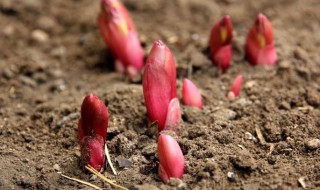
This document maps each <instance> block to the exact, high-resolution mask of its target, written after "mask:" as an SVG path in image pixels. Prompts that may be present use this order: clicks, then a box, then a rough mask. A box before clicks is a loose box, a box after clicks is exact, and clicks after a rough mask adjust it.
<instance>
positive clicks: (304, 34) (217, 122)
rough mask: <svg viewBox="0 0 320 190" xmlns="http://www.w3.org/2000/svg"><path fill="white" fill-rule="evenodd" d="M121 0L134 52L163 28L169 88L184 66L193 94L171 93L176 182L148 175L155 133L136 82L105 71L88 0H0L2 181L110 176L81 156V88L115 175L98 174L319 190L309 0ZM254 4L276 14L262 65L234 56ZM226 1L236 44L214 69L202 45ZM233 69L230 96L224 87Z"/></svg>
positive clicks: (24, 184) (153, 181) (132, 183)
mask: <svg viewBox="0 0 320 190" xmlns="http://www.w3.org/2000/svg"><path fill="white" fill-rule="evenodd" d="M124 4H125V5H126V6H127V8H128V10H129V11H130V13H131V15H132V17H133V19H134V21H135V25H136V28H137V31H138V33H139V37H140V39H141V41H142V44H143V47H144V51H145V55H146V56H147V53H148V52H149V50H150V48H151V46H152V42H153V41H154V40H156V39H161V40H163V41H164V42H165V43H166V44H167V45H168V46H169V47H170V49H171V50H172V52H173V54H174V56H175V59H176V61H177V67H178V76H177V80H178V90H179V92H181V81H182V79H183V78H185V77H189V78H191V79H192V80H193V81H194V83H195V84H197V86H198V87H199V89H200V90H201V92H202V95H203V103H204V108H203V110H201V111H199V110H197V109H194V108H190V107H186V106H182V109H183V110H182V111H183V114H182V119H183V121H182V123H181V135H180V136H179V137H176V138H177V140H178V142H179V144H180V146H181V148H182V150H183V153H184V156H185V160H186V164H185V174H184V176H183V178H182V179H181V181H180V180H171V181H170V183H169V184H168V185H164V184H163V183H162V182H161V180H160V178H159V177H158V176H157V161H158V158H157V149H156V139H157V135H158V134H157V133H155V132H154V131H155V130H154V128H152V127H148V125H147V115H146V109H145V106H144V100H143V94H142V85H141V82H137V83H131V82H130V81H129V80H128V79H126V78H125V77H124V76H123V75H122V74H119V73H116V72H114V69H113V67H112V65H113V61H114V60H113V59H112V57H111V55H110V53H109V51H108V49H107V48H106V46H105V44H104V43H103V41H102V39H101V37H100V34H99V31H98V28H97V25H96V17H97V14H98V11H99V1H88V0H77V1H76V0H71V1H65V0H51V1H41V0H28V1H23V0H1V1H0V26H1V27H0V49H1V50H0V160H1V161H0V169H1V174H0V189H4V190H7V189H50V190H54V189H59V190H62V189H90V188H89V187H87V186H84V185H82V184H79V183H77V182H74V181H71V180H68V179H66V178H63V177H61V175H60V174H59V172H62V173H63V174H66V175H68V176H71V177H75V178H78V179H82V180H85V181H90V182H91V183H93V184H96V185H98V186H100V187H104V188H106V189H113V187H111V186H109V185H107V184H104V183H103V182H102V181H101V180H99V179H95V178H92V176H91V175H90V174H88V173H85V172H83V170H82V169H81V167H80V166H79V160H80V159H79V154H80V153H79V144H78V140H77V135H76V134H77V122H78V119H79V117H80V105H81V103H82V100H83V98H84V96H85V95H86V94H88V93H95V94H96V95H97V96H98V97H99V98H100V99H102V100H103V101H105V103H106V105H107V106H108V109H109V115H110V118H109V128H108V137H107V139H108V141H107V144H108V147H109V150H110V154H111V157H112V161H113V162H114V164H115V165H116V169H117V171H118V173H119V175H117V176H114V175H113V174H112V172H111V170H110V167H108V168H107V170H106V171H105V172H103V173H104V174H105V175H106V176H107V177H108V178H110V179H114V180H116V181H117V183H119V184H121V185H123V186H125V187H127V188H129V189H141V190H142V189H150V190H152V189H244V190H246V189H302V188H307V189H320V157H319V156H320V148H319V146H320V145H319V142H318V143H317V141H318V140H317V139H319V138H320V120H319V118H320V85H319V84H320V51H319V50H320V49H319V46H320V35H319V31H320V25H319V23H320V14H319V9H320V4H319V2H318V0H308V1H303V0H291V1H286V0H279V1H268V0H263V1H262V0H261V1H256V0H250V1H249V0H248V1H241V2H240V1H239V2H238V1H234V0H221V1H209V0H207V1H198V0H172V1H162V0H144V1H139V2H138V1H134V0H124ZM259 12H263V13H265V14H266V15H267V16H268V18H269V19H270V21H271V23H272V25H273V29H274V34H275V46H276V49H277V52H278V54H279V60H278V63H277V65H276V66H273V67H252V66H250V65H249V64H248V62H247V61H246V60H245V59H244V41H245V37H246V33H247V31H248V28H249V27H250V26H251V25H252V24H253V21H254V19H255V16H256V14H257V13H259ZM225 14H229V15H230V16H231V19H232V22H233V25H234V39H233V52H234V53H233V61H232V66H231V68H230V69H229V70H228V71H227V72H226V73H224V74H221V73H219V71H218V70H217V68H216V67H214V66H213V65H212V63H211V61H210V59H209V58H208V37H209V33H210V29H211V27H212V25H213V23H215V22H217V21H218V20H219V19H220V18H221V17H222V16H223V15H225ZM190 68H191V69H190ZM238 74H242V75H243V76H244V83H243V89H242V91H241V94H240V97H239V98H237V99H235V100H228V99H227V98H226V94H227V92H228V90H229V88H230V85H231V83H232V81H233V79H234V78H235V77H236V76H237V75H238ZM179 94H180V93H179ZM180 97H181V96H180ZM116 160H118V162H117V161H116ZM123 162H124V163H123ZM119 163H120V164H126V165H127V168H123V167H121V168H120V167H119Z"/></svg>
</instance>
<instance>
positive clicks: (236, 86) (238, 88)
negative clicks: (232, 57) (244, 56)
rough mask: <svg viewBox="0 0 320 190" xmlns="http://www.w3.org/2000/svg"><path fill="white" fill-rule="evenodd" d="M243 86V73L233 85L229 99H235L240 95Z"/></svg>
mask: <svg viewBox="0 0 320 190" xmlns="http://www.w3.org/2000/svg"><path fill="white" fill-rule="evenodd" d="M241 86H242V75H238V76H237V77H236V78H235V79H234V81H233V83H232V86H231V90H230V91H229V93H228V98H229V99H234V98H235V97H238V96H239V94H240V91H241Z"/></svg>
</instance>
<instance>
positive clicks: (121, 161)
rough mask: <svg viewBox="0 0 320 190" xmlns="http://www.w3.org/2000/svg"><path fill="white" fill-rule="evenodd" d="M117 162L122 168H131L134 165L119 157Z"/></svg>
mask: <svg viewBox="0 0 320 190" xmlns="http://www.w3.org/2000/svg"><path fill="white" fill-rule="evenodd" d="M116 161H117V163H118V165H119V167H120V168H129V167H130V166H131V165H132V162H131V161H130V160H128V159H126V158H125V157H123V156H118V157H117V158H116Z"/></svg>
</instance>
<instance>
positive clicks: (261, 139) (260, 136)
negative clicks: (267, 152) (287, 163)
mask: <svg viewBox="0 0 320 190" xmlns="http://www.w3.org/2000/svg"><path fill="white" fill-rule="evenodd" d="M256 133H257V136H258V139H259V141H260V143H261V144H262V145H265V144H266V143H267V142H266V140H265V139H264V137H263V135H262V133H261V130H260V127H259V126H256Z"/></svg>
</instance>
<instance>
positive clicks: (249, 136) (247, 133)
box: [245, 132, 258, 142]
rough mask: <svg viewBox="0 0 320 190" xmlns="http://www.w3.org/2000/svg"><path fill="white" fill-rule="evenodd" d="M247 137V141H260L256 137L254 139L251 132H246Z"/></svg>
mask: <svg viewBox="0 0 320 190" xmlns="http://www.w3.org/2000/svg"><path fill="white" fill-rule="evenodd" d="M245 137H246V139H248V140H253V141H254V142H257V141H258V140H257V138H256V137H254V136H253V135H252V134H251V133H249V132H246V133H245Z"/></svg>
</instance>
